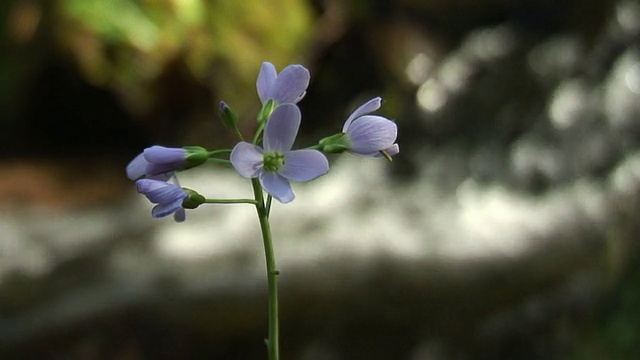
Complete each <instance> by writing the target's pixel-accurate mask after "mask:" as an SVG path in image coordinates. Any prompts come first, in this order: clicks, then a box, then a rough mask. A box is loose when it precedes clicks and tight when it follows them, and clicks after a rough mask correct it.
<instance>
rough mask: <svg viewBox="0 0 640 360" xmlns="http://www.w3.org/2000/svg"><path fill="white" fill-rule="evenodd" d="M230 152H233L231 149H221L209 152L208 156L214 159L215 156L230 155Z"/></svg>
mask: <svg viewBox="0 0 640 360" xmlns="http://www.w3.org/2000/svg"><path fill="white" fill-rule="evenodd" d="M230 152H231V149H219V150H213V151H209V152H207V155H209V157H212V156H214V155H218V154H226V153H230Z"/></svg>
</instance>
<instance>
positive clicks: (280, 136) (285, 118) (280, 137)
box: [264, 104, 302, 152]
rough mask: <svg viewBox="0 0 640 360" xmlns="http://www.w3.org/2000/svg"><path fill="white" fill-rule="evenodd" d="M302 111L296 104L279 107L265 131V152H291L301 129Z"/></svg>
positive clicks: (270, 118)
mask: <svg viewBox="0 0 640 360" xmlns="http://www.w3.org/2000/svg"><path fill="white" fill-rule="evenodd" d="M301 116H302V115H301V114H300V109H298V107H297V106H296V105H294V104H283V105H280V106H278V107H277V108H276V109H275V110H273V112H272V113H271V116H270V117H269V121H268V122H267V126H266V127H265V129H264V149H265V151H280V152H286V151H289V150H291V147H292V146H293V142H294V141H295V140H296V136H297V135H298V129H299V128H300V118H301Z"/></svg>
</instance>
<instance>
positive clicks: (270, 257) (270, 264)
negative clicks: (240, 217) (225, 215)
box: [251, 179, 280, 360]
mask: <svg viewBox="0 0 640 360" xmlns="http://www.w3.org/2000/svg"><path fill="white" fill-rule="evenodd" d="M251 185H252V186H253V194H254V196H255V202H256V204H255V205H256V212H257V213H258V219H259V220H260V230H261V231H262V242H263V243H264V255H265V258H266V262H267V286H268V288H269V337H268V338H267V340H266V342H267V351H268V353H269V360H278V359H279V358H280V345H279V337H280V336H279V324H278V270H277V269H276V259H275V254H274V251H273V242H272V240H271V227H270V226H269V214H268V211H267V207H266V206H265V203H264V195H263V193H262V186H260V181H259V180H258V179H251Z"/></svg>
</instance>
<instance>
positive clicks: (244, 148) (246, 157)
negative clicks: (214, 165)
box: [229, 141, 264, 178]
mask: <svg viewBox="0 0 640 360" xmlns="http://www.w3.org/2000/svg"><path fill="white" fill-rule="evenodd" d="M263 153H264V151H263V150H262V149H261V148H260V147H259V146H256V145H253V144H250V143H248V142H246V141H243V142H239V143H237V144H236V146H235V147H234V148H233V150H231V155H230V156H229V160H231V165H233V167H234V168H235V169H236V171H237V172H238V174H240V176H242V177H245V178H252V177H256V176H258V173H259V172H260V170H262V160H263V157H262V154H263Z"/></svg>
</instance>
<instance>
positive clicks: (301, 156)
mask: <svg viewBox="0 0 640 360" xmlns="http://www.w3.org/2000/svg"><path fill="white" fill-rule="evenodd" d="M300 118H301V115H300V110H299V109H298V107H297V106H296V105H293V104H284V105H280V106H278V107H277V108H276V109H275V110H274V111H273V113H272V114H271V117H270V119H269V122H267V125H266V127H265V129H264V149H263V148H261V147H259V146H257V145H254V144H250V143H248V142H244V141H243V142H240V143H238V144H236V146H235V147H234V148H233V150H232V151H231V155H230V160H231V164H232V165H233V167H234V168H235V169H236V171H237V172H238V173H239V174H240V175H241V176H243V177H245V178H258V179H259V180H260V184H261V185H262V187H263V188H264V189H265V190H266V191H267V193H268V194H269V195H271V196H273V197H274V198H275V199H276V200H278V201H280V202H281V203H288V202H290V201H292V200H293V199H294V197H295V195H294V194H293V191H292V190H291V184H290V183H289V180H293V181H298V182H304V181H309V180H313V179H315V178H317V177H319V176H322V175H324V174H326V173H327V172H328V171H329V162H328V161H327V158H326V157H325V156H324V155H323V154H322V153H321V152H319V151H317V150H310V149H305V150H293V151H292V150H291V146H292V145H293V142H294V141H295V139H296V135H297V134H298V128H299V127H300Z"/></svg>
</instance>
